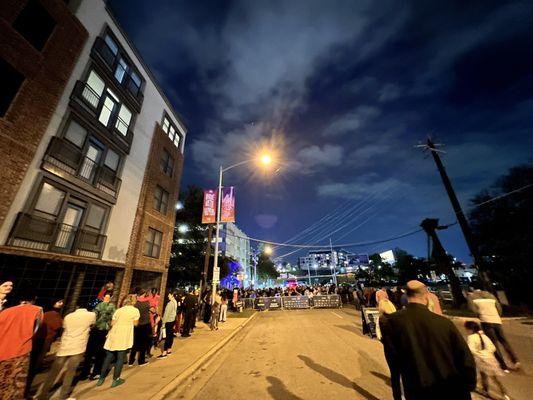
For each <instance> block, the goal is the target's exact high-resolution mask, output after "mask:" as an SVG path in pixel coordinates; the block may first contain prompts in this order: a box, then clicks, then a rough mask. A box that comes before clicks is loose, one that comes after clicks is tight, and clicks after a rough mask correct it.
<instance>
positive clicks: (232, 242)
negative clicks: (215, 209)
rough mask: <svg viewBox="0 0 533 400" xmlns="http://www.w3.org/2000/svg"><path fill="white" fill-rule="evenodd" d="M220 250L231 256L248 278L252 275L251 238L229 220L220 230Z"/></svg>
mask: <svg viewBox="0 0 533 400" xmlns="http://www.w3.org/2000/svg"><path fill="white" fill-rule="evenodd" d="M220 238H221V240H220V245H219V248H220V251H221V253H222V254H224V255H225V256H226V257H231V258H233V259H234V260H235V261H237V262H238V263H239V264H240V266H241V267H242V271H243V274H244V275H246V276H247V278H246V279H247V280H249V279H250V277H251V271H250V239H248V235H246V233H244V232H243V231H242V230H240V229H239V228H238V227H237V225H235V224H234V223H232V222H228V223H226V224H224V225H222V229H221V231H220Z"/></svg>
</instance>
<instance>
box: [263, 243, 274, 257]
mask: <svg viewBox="0 0 533 400" xmlns="http://www.w3.org/2000/svg"><path fill="white" fill-rule="evenodd" d="M272 251H273V250H272V247H270V246H268V245H266V246H265V250H264V253H265V254H266V255H267V256H269V255H271V254H272Z"/></svg>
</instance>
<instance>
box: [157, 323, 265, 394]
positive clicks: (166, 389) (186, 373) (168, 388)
mask: <svg viewBox="0 0 533 400" xmlns="http://www.w3.org/2000/svg"><path fill="white" fill-rule="evenodd" d="M256 315H257V313H254V314H252V316H250V317H249V318H247V319H246V320H245V321H244V322H243V323H242V324H240V325H239V326H238V327H237V328H235V330H234V331H233V332H231V333H230V334H229V335H228V336H227V337H226V338H225V339H223V340H221V341H220V342H218V343H217V344H215V345H214V346H213V347H212V348H211V349H210V350H209V351H208V352H207V353H205V354H204V355H203V356H201V357H200V358H198V359H197V360H196V361H195V362H193V363H192V364H191V365H189V366H188V367H187V368H186V369H185V370H183V371H182V372H180V373H179V374H178V375H177V376H176V377H175V378H173V379H172V380H171V381H170V382H169V383H168V384H166V385H165V386H163V388H161V389H160V390H159V391H158V392H157V393H156V394H154V395H153V396H152V397H150V400H164V399H166V398H167V395H169V394H170V393H171V392H172V391H174V390H175V389H176V388H177V387H178V386H179V385H180V384H181V383H182V382H183V381H184V380H186V379H187V378H189V377H190V376H191V375H192V374H193V373H194V372H195V371H196V370H198V369H199V368H200V366H201V365H202V364H204V363H205V362H206V361H207V359H209V358H210V357H212V356H213V355H214V354H215V353H217V352H218V351H219V350H220V349H221V348H222V347H224V346H225V345H226V343H228V342H229V341H230V340H231V339H233V337H234V336H235V335H236V334H237V333H239V332H240V331H241V330H242V328H244V327H245V326H246V324H248V323H249V322H250V321H251V320H252V319H254V317H255V316H256Z"/></svg>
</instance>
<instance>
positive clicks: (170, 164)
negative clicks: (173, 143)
mask: <svg viewBox="0 0 533 400" xmlns="http://www.w3.org/2000/svg"><path fill="white" fill-rule="evenodd" d="M161 170H162V171H163V173H164V174H165V175H168V176H172V173H173V172H174V159H173V158H172V156H171V155H170V153H169V152H168V151H167V150H165V149H163V155H162V156H161Z"/></svg>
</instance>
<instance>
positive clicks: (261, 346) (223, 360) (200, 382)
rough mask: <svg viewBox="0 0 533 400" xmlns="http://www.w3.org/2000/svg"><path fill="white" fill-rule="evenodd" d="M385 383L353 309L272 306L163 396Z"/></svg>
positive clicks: (347, 393)
mask: <svg viewBox="0 0 533 400" xmlns="http://www.w3.org/2000/svg"><path fill="white" fill-rule="evenodd" d="M512 379H513V382H522V383H521V385H522V388H521V389H520V390H518V391H517V388H516V387H515V388H513V390H511V393H513V392H518V393H519V396H518V397H513V398H514V399H516V400H521V399H524V400H525V399H526V398H528V397H527V392H528V391H529V392H530V393H531V391H530V389H531V387H530V388H527V390H526V389H524V387H523V385H530V384H528V382H529V380H528V378H527V377H526V376H522V377H520V376H514V377H513V378H512ZM524 382H525V383H524ZM389 384H390V379H389V371H388V368H387V364H386V362H385V358H384V356H383V348H382V345H381V343H380V342H379V341H377V340H375V339H370V338H369V337H367V336H363V335H362V333H361V324H360V313H359V312H358V311H356V310H355V309H353V308H343V309H338V310H329V309H321V310H287V311H282V310H277V311H269V312H262V313H259V315H257V316H256V318H255V319H254V320H253V321H251V323H250V324H248V325H247V326H246V327H245V328H244V329H243V331H242V332H240V333H239V334H238V335H237V336H236V337H235V338H234V339H233V340H232V341H231V342H230V343H229V344H228V345H226V346H225V347H224V348H223V349H222V350H221V351H220V352H219V353H218V354H216V355H215V357H214V358H213V359H212V360H211V361H210V362H209V363H208V364H206V365H205V366H204V367H203V368H202V369H201V370H200V371H197V372H196V373H195V374H194V375H193V376H192V377H191V378H190V379H188V380H187V381H186V382H185V383H183V384H182V385H180V387H179V388H178V389H177V390H176V391H175V392H173V393H172V395H170V396H169V397H168V398H169V399H197V400H199V399H274V400H299V399H302V400H307V399H310V400H312V399H326V398H328V399H337V400H342V399H370V400H378V399H379V400H383V399H391V398H392V396H391V391H390V386H389ZM522 393H524V394H526V395H525V397H523V396H522ZM474 398H479V399H482V397H481V396H479V397H476V396H474Z"/></svg>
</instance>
